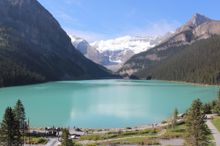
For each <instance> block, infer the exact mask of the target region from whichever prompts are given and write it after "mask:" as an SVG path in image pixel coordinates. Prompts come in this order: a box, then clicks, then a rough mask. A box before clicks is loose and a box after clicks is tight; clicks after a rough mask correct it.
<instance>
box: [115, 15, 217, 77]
mask: <svg viewBox="0 0 220 146" xmlns="http://www.w3.org/2000/svg"><path fill="white" fill-rule="evenodd" d="M213 35H220V21H216V20H212V19H210V18H208V17H206V16H203V15H201V14H195V15H194V16H193V17H192V18H191V19H190V20H189V21H188V22H186V24H184V25H182V26H181V27H180V28H178V29H177V30H176V31H175V32H174V33H173V34H172V35H170V36H169V37H168V38H167V39H165V40H164V41H163V42H162V43H160V44H159V45H157V46H156V47H154V48H152V49H150V50H148V51H145V52H142V53H140V54H137V55H134V56H133V57H131V59H129V60H128V61H127V62H126V63H125V64H124V65H123V67H122V68H121V69H120V70H119V71H118V73H119V74H121V75H122V76H131V75H133V74H138V72H141V71H143V70H147V69H148V68H150V67H153V66H154V65H155V64H157V63H158V62H161V61H163V60H164V59H166V58H168V57H170V56H172V55H175V54H177V53H178V52H179V51H181V50H182V48H184V46H186V45H191V44H192V43H194V42H195V41H198V40H201V39H207V38H210V37H211V36H213Z"/></svg>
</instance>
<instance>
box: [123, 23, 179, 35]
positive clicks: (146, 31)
mask: <svg viewBox="0 0 220 146" xmlns="http://www.w3.org/2000/svg"><path fill="white" fill-rule="evenodd" d="M179 25H180V23H179V22H178V21H175V20H174V21H167V20H159V21H156V22H147V23H146V25H145V26H143V27H133V28H129V29H130V30H128V31H126V30H125V32H123V34H124V35H126V34H129V35H132V36H146V35H151V36H152V35H153V36H154V35H164V34H166V33H167V32H171V31H174V30H175V29H176V28H177V27H178V26H179Z"/></svg>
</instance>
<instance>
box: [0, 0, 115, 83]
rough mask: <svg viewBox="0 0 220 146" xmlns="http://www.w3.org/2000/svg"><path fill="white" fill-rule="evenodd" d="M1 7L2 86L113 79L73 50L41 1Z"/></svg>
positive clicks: (4, 2) (5, 0) (9, 1)
mask: <svg viewBox="0 0 220 146" xmlns="http://www.w3.org/2000/svg"><path fill="white" fill-rule="evenodd" d="M0 6H1V9H0V15H1V16H2V18H1V19H0V60H1V62H0V63H1V64H0V67H1V68H0V69H1V70H3V72H1V74H0V75H1V76H0V77H1V79H0V81H1V86H10V85H14V84H19V82H20V83H21V84H28V83H36V82H45V81H54V80H70V79H96V78H109V77H112V74H111V73H110V72H109V71H108V70H107V69H105V68H104V67H102V66H100V65H98V64H95V63H93V62H92V61H90V60H88V59H86V58H85V57H84V56H83V55H82V54H81V53H80V52H79V51H77V50H76V49H75V48H74V47H73V45H72V43H71V39H70V38H69V36H68V35H67V33H66V32H65V31H64V30H63V29H62V28H61V26H60V24H59V23H58V21H57V20H56V19H55V18H54V17H53V16H52V14H50V13H49V11H47V10H46V9H45V8H44V7H43V6H42V5H41V4H40V3H39V2H38V1H36V0H1V1H0ZM12 66H13V67H12ZM18 68H19V69H18ZM36 77H37V78H36ZM33 78H35V80H32V79H33ZM21 79H24V82H23V81H22V80H21Z"/></svg>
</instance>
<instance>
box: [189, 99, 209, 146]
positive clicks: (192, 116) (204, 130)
mask: <svg viewBox="0 0 220 146" xmlns="http://www.w3.org/2000/svg"><path fill="white" fill-rule="evenodd" d="M186 132H187V134H186V143H187V146H206V145H208V143H209V139H208V134H209V133H210V131H209V129H208V127H207V125H206V123H205V114H204V112H202V103H201V101H200V100H199V99H197V100H195V101H193V103H192V106H191V108H190V109H189V110H188V112H187V115H186Z"/></svg>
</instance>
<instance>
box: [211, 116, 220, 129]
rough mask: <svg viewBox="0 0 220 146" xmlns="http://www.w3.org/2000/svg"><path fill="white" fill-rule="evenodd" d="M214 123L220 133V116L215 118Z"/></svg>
mask: <svg viewBox="0 0 220 146" xmlns="http://www.w3.org/2000/svg"><path fill="white" fill-rule="evenodd" d="M212 123H213V124H214V126H215V127H216V128H217V129H218V131H219V132H220V116H217V117H215V118H214V119H213V120H212Z"/></svg>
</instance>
